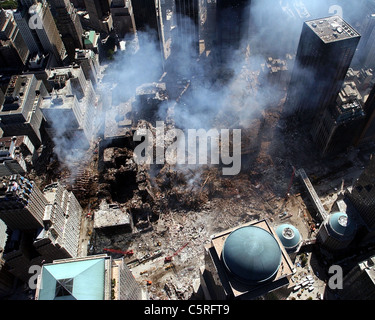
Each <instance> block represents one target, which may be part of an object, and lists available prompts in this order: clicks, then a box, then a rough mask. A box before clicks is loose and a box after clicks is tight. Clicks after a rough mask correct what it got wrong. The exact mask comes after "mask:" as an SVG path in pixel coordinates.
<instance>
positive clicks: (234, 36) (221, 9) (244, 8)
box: [217, 0, 251, 60]
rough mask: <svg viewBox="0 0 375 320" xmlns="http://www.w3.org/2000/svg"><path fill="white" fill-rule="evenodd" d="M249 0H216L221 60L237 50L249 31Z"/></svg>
mask: <svg viewBox="0 0 375 320" xmlns="http://www.w3.org/2000/svg"><path fill="white" fill-rule="evenodd" d="M250 5H251V0H234V1H233V0H217V28H218V31H217V38H218V44H219V48H220V55H221V59H222V60H225V59H226V58H227V57H228V56H230V55H231V53H232V50H236V49H238V48H239V46H240V43H241V40H242V39H243V37H245V36H246V35H247V32H248V29H249V16H250Z"/></svg>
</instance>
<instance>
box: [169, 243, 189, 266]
mask: <svg viewBox="0 0 375 320" xmlns="http://www.w3.org/2000/svg"><path fill="white" fill-rule="evenodd" d="M188 244H189V242H187V243H185V244H184V245H183V246H182V247H181V248H180V249H178V250H177V251H176V252H175V253H173V254H172V255H171V256H168V257H165V258H164V263H167V262H171V261H172V259H173V257H174V256H176V255H177V254H178V253H179V252H180V251H181V250H182V249H184V248H185V247H186V246H187V245H188Z"/></svg>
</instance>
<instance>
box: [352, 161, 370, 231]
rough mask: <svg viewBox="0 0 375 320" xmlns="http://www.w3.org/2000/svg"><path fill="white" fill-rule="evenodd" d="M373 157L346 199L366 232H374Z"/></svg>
mask: <svg viewBox="0 0 375 320" xmlns="http://www.w3.org/2000/svg"><path fill="white" fill-rule="evenodd" d="M374 181H375V157H372V159H371V160H370V162H369V163H368V165H367V166H366V167H365V169H364V170H363V172H362V174H361V175H360V177H359V178H358V180H357V181H356V182H355V183H354V185H353V188H352V190H351V192H348V198H349V200H350V201H351V203H352V204H353V206H354V207H355V209H356V210H357V211H358V213H359V215H360V216H361V218H362V220H363V222H364V223H365V225H366V226H367V228H368V230H375V186H374Z"/></svg>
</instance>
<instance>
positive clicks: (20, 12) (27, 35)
mask: <svg viewBox="0 0 375 320" xmlns="http://www.w3.org/2000/svg"><path fill="white" fill-rule="evenodd" d="M13 16H14V20H15V21H16V23H17V26H18V28H19V29H20V33H21V34H22V37H23V39H24V40H25V42H26V45H27V47H28V48H29V51H30V55H35V54H37V53H38V52H40V51H41V50H40V47H39V45H40V44H39V43H38V42H39V39H37V35H36V32H35V30H32V29H30V27H29V19H30V15H29V14H28V8H26V7H20V8H18V9H17V11H13Z"/></svg>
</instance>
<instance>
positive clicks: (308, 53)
mask: <svg viewBox="0 0 375 320" xmlns="http://www.w3.org/2000/svg"><path fill="white" fill-rule="evenodd" d="M359 39H360V35H359V33H358V32H357V31H355V30H354V29H353V28H352V27H351V26H350V25H349V24H348V23H346V22H345V21H344V20H343V19H342V18H340V17H339V16H331V17H328V18H322V19H316V20H310V21H306V22H305V23H304V24H303V28H302V33H301V37H300V41H299V45H298V50H297V56H296V61H295V64H294V68H293V73H292V77H291V81H290V84H289V88H288V94H287V99H286V102H285V106H284V112H285V113H286V114H294V113H297V114H298V115H299V117H300V118H301V119H303V120H305V121H308V120H313V118H314V117H319V116H320V115H321V113H322V112H323V111H324V110H325V109H326V108H327V107H328V106H329V105H331V104H332V103H334V101H335V99H336V97H337V94H338V92H339V91H340V88H341V86H342V84H343V82H344V79H345V75H346V73H347V71H348V68H349V66H350V63H351V61H352V58H353V55H354V53H355V50H356V47H357V44H358V42H359Z"/></svg>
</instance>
